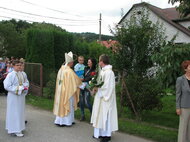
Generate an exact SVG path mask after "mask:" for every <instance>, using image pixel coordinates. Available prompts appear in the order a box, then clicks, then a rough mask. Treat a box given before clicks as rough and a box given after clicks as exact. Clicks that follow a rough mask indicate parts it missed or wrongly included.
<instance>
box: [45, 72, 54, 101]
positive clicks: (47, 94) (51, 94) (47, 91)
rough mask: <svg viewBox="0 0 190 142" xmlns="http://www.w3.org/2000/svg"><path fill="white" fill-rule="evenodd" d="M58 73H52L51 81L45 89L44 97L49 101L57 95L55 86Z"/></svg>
mask: <svg viewBox="0 0 190 142" xmlns="http://www.w3.org/2000/svg"><path fill="white" fill-rule="evenodd" d="M56 77H57V75H56V73H55V72H52V73H51V74H50V77H49V78H50V79H49V81H48V82H47V84H46V87H45V88H44V89H43V96H44V97H46V98H48V99H52V98H54V95H55V85H56Z"/></svg>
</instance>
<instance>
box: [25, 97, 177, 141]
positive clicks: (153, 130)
mask: <svg viewBox="0 0 190 142" xmlns="http://www.w3.org/2000/svg"><path fill="white" fill-rule="evenodd" d="M26 103H27V104H31V105H33V106H36V107H39V108H42V109H46V110H50V111H52V109H53V103H54V101H53V100H49V99H47V98H43V97H38V96H33V95H28V96H27V98H26ZM157 113H159V112H155V114H157ZM155 114H154V113H152V116H153V117H154V115H155ZM166 115H167V114H166ZM85 116H86V121H87V122H90V112H89V110H88V109H85ZM149 116H150V114H149ZM75 118H76V119H80V109H78V110H77V111H76V112H75ZM156 119H160V116H159V115H157V117H156ZM147 120H148V119H147ZM162 121H164V123H167V122H169V121H170V120H169V121H168V120H167V119H163V120H162ZM153 122H154V121H153ZM150 123H152V122H150ZM119 130H120V131H121V132H126V133H128V134H133V135H137V136H141V137H144V138H148V139H152V140H154V141H157V142H176V141H177V131H175V130H169V129H164V128H159V127H157V126H155V125H154V124H149V123H148V122H147V121H146V122H137V121H131V120H127V119H119Z"/></svg>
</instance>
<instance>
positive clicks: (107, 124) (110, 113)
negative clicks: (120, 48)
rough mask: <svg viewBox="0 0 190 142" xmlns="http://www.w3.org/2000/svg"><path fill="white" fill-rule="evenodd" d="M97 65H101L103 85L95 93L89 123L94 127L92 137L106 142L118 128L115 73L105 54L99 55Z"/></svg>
mask: <svg viewBox="0 0 190 142" xmlns="http://www.w3.org/2000/svg"><path fill="white" fill-rule="evenodd" d="M99 65H100V67H102V70H101V71H100V78H101V80H102V81H103V85H102V86H101V87H100V88H98V90H97V92H96V94H95V98H94V104H93V109H92V116H91V123H92V125H93V127H94V135H93V137H94V138H101V139H100V141H101V142H108V141H110V140H111V135H112V132H113V131H117V130H118V116H117V106H116V94H115V75H114V72H113V71H112V66H111V65H109V57H108V56H107V55H101V56H100V58H99Z"/></svg>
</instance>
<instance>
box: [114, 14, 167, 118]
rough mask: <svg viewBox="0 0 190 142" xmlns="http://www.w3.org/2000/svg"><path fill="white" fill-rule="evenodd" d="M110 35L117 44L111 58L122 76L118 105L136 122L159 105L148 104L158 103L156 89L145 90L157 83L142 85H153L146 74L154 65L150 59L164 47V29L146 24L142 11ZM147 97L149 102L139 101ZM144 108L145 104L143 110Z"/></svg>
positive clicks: (148, 22) (147, 20) (146, 15)
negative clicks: (129, 111) (114, 37)
mask: <svg viewBox="0 0 190 142" xmlns="http://www.w3.org/2000/svg"><path fill="white" fill-rule="evenodd" d="M113 34H114V35H115V36H116V39H117V40H118V41H119V43H120V46H119V45H118V48H117V49H118V50H117V51H116V52H114V53H113V57H112V60H113V61H112V62H113V63H114V67H115V68H116V69H117V70H118V72H119V73H120V74H121V92H120V100H121V103H120V104H122V105H126V104H127V106H128V107H129V108H131V110H132V111H133V112H134V113H135V115H136V117H137V118H138V117H139V114H140V112H142V111H143V110H144V109H153V108H154V107H156V106H158V105H159V101H156V102H157V103H155V101H154V102H153V101H150V100H158V97H157V95H158V94H159V92H158V91H159V89H154V88H153V90H149V89H148V88H150V87H154V86H151V84H152V85H153V84H156V83H149V85H145V84H144V83H147V82H149V81H150V82H152V80H149V78H150V75H149V74H148V71H149V69H150V68H151V67H153V64H154V62H153V61H152V60H151V56H152V55H153V54H155V53H157V52H159V51H160V47H161V46H163V45H164V44H165V38H166V37H165V34H164V29H163V28H162V25H161V24H159V23H156V24H154V23H152V22H151V21H150V20H149V12H148V11H146V10H143V11H142V12H141V14H140V15H132V16H131V18H130V20H126V21H124V22H123V23H122V24H121V25H120V26H116V27H115V29H114V30H113ZM131 78H134V80H133V79H131ZM126 79H127V80H126ZM154 81H155V80H154ZM135 90H136V91H135ZM147 90H149V91H147ZM153 91H154V92H156V93H153ZM150 94H154V95H150ZM126 95H127V96H126ZM147 97H149V99H148V100H147V99H142V98H147ZM150 97H151V99H150ZM140 98H141V99H140ZM139 101H142V102H143V103H141V102H139ZM143 104H146V107H145V105H143ZM153 104H154V105H153ZM153 106H154V107H153ZM121 107H122V106H121Z"/></svg>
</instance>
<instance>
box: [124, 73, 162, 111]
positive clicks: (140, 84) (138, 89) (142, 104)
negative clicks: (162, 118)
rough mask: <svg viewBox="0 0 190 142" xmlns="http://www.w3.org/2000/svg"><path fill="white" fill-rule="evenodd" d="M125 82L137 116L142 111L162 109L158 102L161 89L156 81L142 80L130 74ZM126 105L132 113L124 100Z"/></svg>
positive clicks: (151, 79)
mask: <svg viewBox="0 0 190 142" xmlns="http://www.w3.org/2000/svg"><path fill="white" fill-rule="evenodd" d="M126 80H127V81H126V82H127V86H128V89H129V92H130V94H131V97H132V100H133V103H134V106H135V108H136V110H137V112H138V113H139V114H141V113H142V111H143V110H152V109H155V108H157V109H160V108H162V104H161V100H160V99H161V90H162V89H161V88H160V85H159V84H158V81H157V80H156V79H153V78H142V77H141V76H139V75H137V74H132V75H129V76H128V77H127V78H126ZM126 105H127V107H129V108H130V109H131V111H133V109H132V107H131V104H130V102H129V99H128V98H126Z"/></svg>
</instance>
